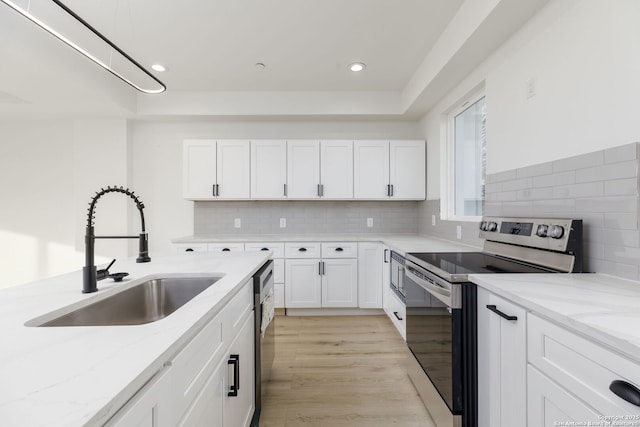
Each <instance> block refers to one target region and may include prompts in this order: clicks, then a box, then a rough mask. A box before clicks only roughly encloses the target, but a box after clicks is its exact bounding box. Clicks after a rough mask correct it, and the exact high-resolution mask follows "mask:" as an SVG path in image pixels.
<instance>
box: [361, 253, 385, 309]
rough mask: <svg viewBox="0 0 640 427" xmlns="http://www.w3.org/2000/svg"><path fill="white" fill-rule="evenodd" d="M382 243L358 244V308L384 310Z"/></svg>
mask: <svg viewBox="0 0 640 427" xmlns="http://www.w3.org/2000/svg"><path fill="white" fill-rule="evenodd" d="M383 254H384V251H383V247H382V244H381V243H358V306H359V307H360V308H382V290H383V288H382V286H383V274H384V259H383Z"/></svg>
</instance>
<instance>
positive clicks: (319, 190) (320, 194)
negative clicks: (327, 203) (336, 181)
mask: <svg viewBox="0 0 640 427" xmlns="http://www.w3.org/2000/svg"><path fill="white" fill-rule="evenodd" d="M318 197H322V190H321V188H320V184H318Z"/></svg>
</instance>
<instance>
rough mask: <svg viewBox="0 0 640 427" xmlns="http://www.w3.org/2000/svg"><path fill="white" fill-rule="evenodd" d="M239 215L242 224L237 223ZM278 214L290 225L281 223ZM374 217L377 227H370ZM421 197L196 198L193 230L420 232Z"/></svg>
mask: <svg viewBox="0 0 640 427" xmlns="http://www.w3.org/2000/svg"><path fill="white" fill-rule="evenodd" d="M235 218H240V220H241V228H235V227H234V219H235ZM280 218H286V220H287V227H286V228H280ZM367 218H373V227H371V228H369V227H367ZM417 232H418V202H390V201H381V202H373V201H372V202H356V201H334V202H329V201H247V202H195V204H194V234H196V235H217V234H281V233H417Z"/></svg>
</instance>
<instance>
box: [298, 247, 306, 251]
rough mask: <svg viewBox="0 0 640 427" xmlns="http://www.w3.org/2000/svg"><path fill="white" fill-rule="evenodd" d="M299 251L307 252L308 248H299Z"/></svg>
mask: <svg viewBox="0 0 640 427" xmlns="http://www.w3.org/2000/svg"><path fill="white" fill-rule="evenodd" d="M298 252H307V248H298Z"/></svg>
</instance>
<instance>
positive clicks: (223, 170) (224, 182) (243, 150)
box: [216, 140, 251, 199]
mask: <svg viewBox="0 0 640 427" xmlns="http://www.w3.org/2000/svg"><path fill="white" fill-rule="evenodd" d="M250 164H251V162H250V149H249V141H228V140H219V141H218V149H217V167H216V169H217V184H218V188H217V195H218V198H219V199H248V198H249V197H250V193H249V189H250V182H249V177H250V173H251V171H250Z"/></svg>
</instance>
